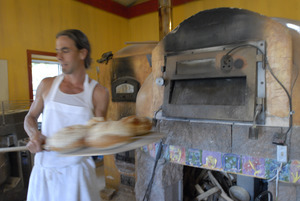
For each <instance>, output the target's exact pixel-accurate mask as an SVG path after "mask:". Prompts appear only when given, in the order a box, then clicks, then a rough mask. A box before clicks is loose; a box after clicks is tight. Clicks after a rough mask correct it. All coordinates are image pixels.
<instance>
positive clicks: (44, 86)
mask: <svg viewBox="0 0 300 201" xmlns="http://www.w3.org/2000/svg"><path fill="white" fill-rule="evenodd" d="M55 78H56V77H46V78H44V79H43V80H42V81H41V83H40V85H39V89H40V90H39V91H41V93H42V95H43V97H45V96H46V95H47V94H48V92H49V90H50V88H51V86H52V83H53V81H54V79H55Z"/></svg>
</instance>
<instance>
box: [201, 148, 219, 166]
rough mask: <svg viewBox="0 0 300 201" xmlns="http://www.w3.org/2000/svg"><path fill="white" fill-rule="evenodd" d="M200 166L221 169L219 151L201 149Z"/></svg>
mask: <svg viewBox="0 0 300 201" xmlns="http://www.w3.org/2000/svg"><path fill="white" fill-rule="evenodd" d="M202 164H203V165H202V167H205V168H209V169H217V170H222V154H221V153H220V152H213V151H202Z"/></svg>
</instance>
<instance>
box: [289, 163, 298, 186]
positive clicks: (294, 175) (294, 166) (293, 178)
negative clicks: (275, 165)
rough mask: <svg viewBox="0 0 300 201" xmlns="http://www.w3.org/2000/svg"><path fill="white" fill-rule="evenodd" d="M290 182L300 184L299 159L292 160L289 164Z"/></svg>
mask: <svg viewBox="0 0 300 201" xmlns="http://www.w3.org/2000/svg"><path fill="white" fill-rule="evenodd" d="M290 182H292V183H297V184H300V161H296V160H295V161H292V162H291V165H290Z"/></svg>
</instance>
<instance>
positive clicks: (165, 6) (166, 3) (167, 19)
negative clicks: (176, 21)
mask: <svg viewBox="0 0 300 201" xmlns="http://www.w3.org/2000/svg"><path fill="white" fill-rule="evenodd" d="M158 5H159V9H158V15H159V40H162V39H163V38H164V37H165V36H166V35H167V34H168V33H169V32H170V31H172V29H173V27H172V26H173V23H172V3H171V0H158Z"/></svg>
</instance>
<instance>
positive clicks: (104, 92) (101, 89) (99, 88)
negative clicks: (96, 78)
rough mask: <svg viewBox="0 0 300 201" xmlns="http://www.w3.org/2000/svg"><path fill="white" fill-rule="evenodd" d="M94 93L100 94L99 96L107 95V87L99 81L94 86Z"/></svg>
mask: <svg viewBox="0 0 300 201" xmlns="http://www.w3.org/2000/svg"><path fill="white" fill-rule="evenodd" d="M94 94H95V95H100V96H108V95H109V93H108V89H107V88H106V87H104V86H102V85H101V84H99V83H98V84H97V85H96V86H95V89H94Z"/></svg>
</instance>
